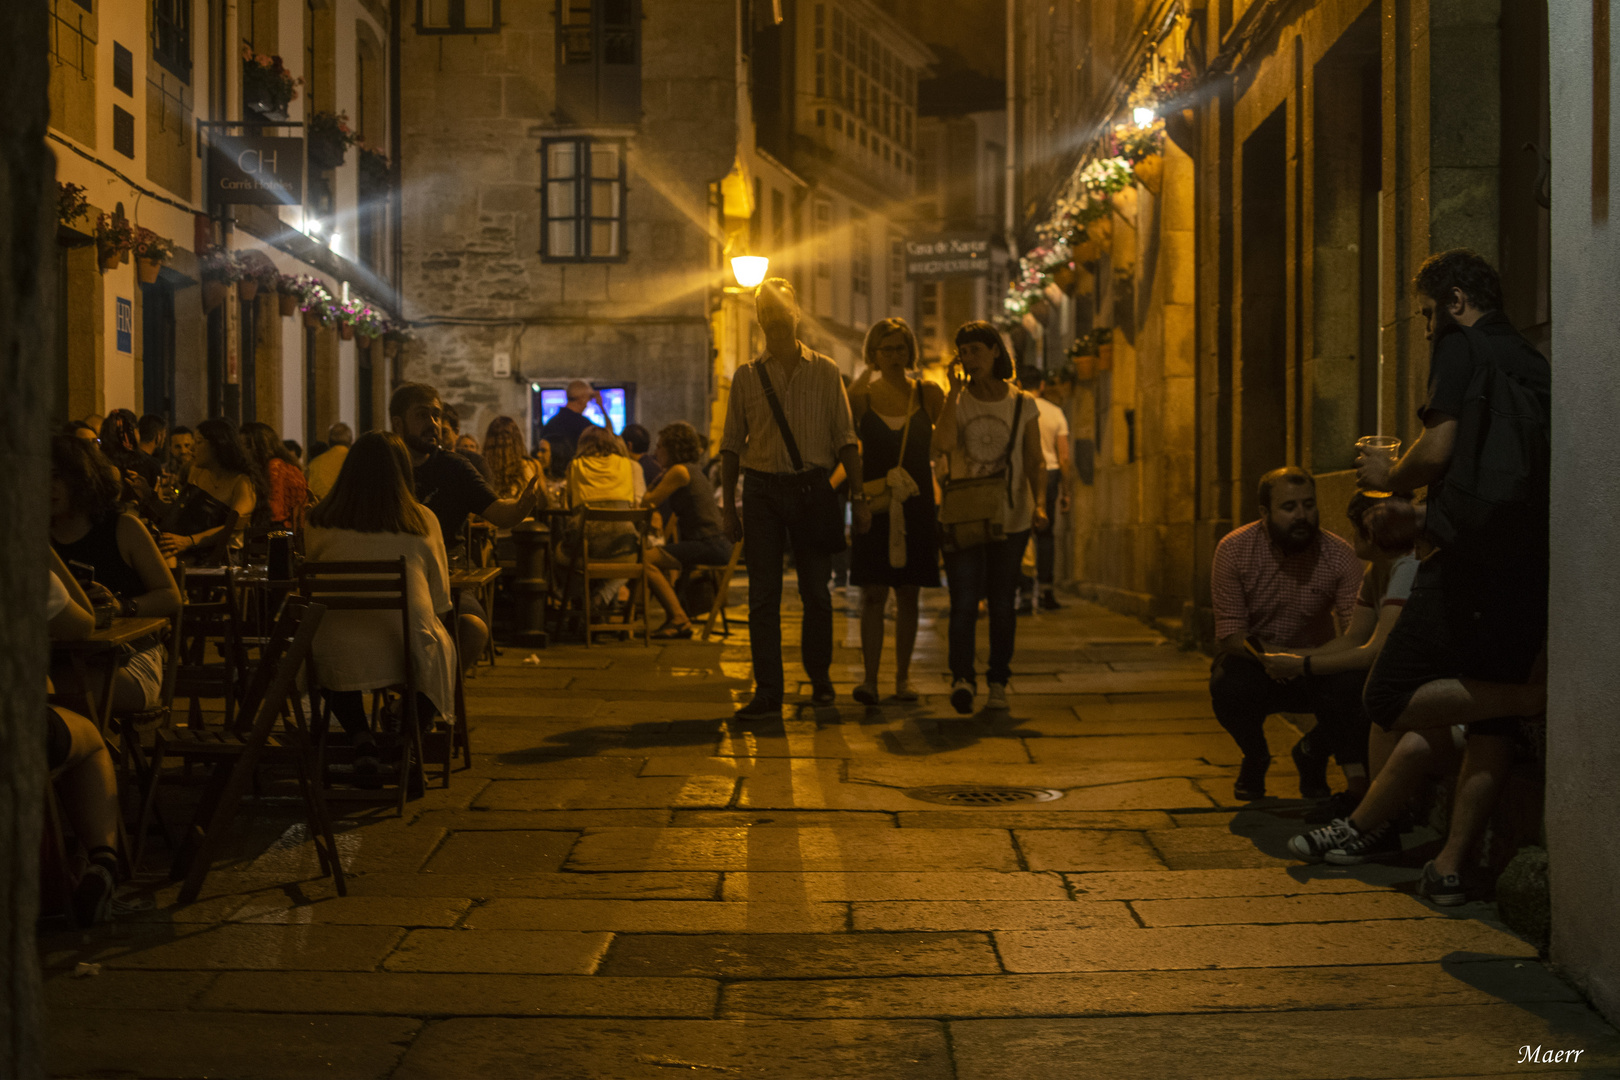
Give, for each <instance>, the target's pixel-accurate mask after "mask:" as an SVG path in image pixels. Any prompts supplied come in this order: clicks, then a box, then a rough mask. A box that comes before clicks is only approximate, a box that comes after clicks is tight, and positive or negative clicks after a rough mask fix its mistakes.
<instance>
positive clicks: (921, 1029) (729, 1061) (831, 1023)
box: [393, 1019, 951, 1080]
mask: <svg viewBox="0 0 1620 1080" xmlns="http://www.w3.org/2000/svg"><path fill="white" fill-rule="evenodd" d="M950 1073H951V1064H950V1057H949V1052H948V1049H947V1047H946V1043H945V1033H944V1028H943V1026H942V1025H940V1024H936V1023H932V1022H928V1021H915V1020H871V1021H862V1020H824V1021H809V1022H797V1021H724V1020H709V1021H701V1020H645V1021H639V1022H635V1021H629V1022H627V1021H617V1020H560V1021H553V1020H512V1019H489V1020H473V1019H467V1020H446V1021H442V1022H439V1023H435V1024H430V1025H429V1026H428V1027H427V1028H426V1030H424V1031H423V1032H422V1034H421V1035H420V1036H419V1037H418V1038H417V1039H416V1041H415V1042H414V1043H412V1044H411V1048H410V1051H409V1052H408V1053H407V1054H406V1055H405V1060H404V1062H403V1064H401V1066H400V1068H399V1071H398V1072H396V1073H394V1074H393V1080H429V1078H431V1080H442V1078H443V1077H447V1076H478V1077H516V1076H525V1077H528V1076H544V1077H546V1078H547V1080H595V1078H607V1077H611V1078H612V1080H668V1078H669V1077H670V1076H672V1075H692V1076H714V1077H724V1078H726V1080H873V1078H875V1077H882V1078H884V1080H942V1078H943V1077H948V1076H949V1075H950Z"/></svg>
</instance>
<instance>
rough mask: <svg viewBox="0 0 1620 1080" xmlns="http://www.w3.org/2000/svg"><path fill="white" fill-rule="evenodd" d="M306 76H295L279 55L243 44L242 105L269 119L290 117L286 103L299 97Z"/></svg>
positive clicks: (288, 103)
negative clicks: (255, 49)
mask: <svg viewBox="0 0 1620 1080" xmlns="http://www.w3.org/2000/svg"><path fill="white" fill-rule="evenodd" d="M302 85H304V80H303V79H300V78H296V77H294V75H293V73H292V72H290V71H288V70H287V69H286V67H284V66H283V65H282V63H281V57H279V56H265V55H264V54H262V53H256V52H254V51H253V49H252V48H251V47H249V46H247V45H243V46H242V107H243V108H245V109H250V110H252V111H253V112H256V113H258V114H259V115H260V116H262V117H264V118H265V119H266V120H285V119H287V106H288V105H291V104H292V103H293V101H295V100H296V99H297V97H298V88H299V87H300V86H302Z"/></svg>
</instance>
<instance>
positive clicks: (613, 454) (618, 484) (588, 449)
mask: <svg viewBox="0 0 1620 1080" xmlns="http://www.w3.org/2000/svg"><path fill="white" fill-rule="evenodd" d="M646 493H647V481H646V478H645V477H644V476H643V475H642V472H641V469H640V467H639V466H637V465H636V463H635V462H634V461H631V460H630V452H629V451H628V450H626V449H625V446H624V443H623V442H622V441H621V440H620V439H619V437H618V436H617V435H615V434H613V432H611V431H609V430H608V429H607V428H599V427H589V428H586V429H585V430H584V431H583V432H581V433H580V436H579V442H578V443H577V444H576V445H575V447H574V460H573V461H571V462H569V463H568V504H569V505H570V506H572V507H573V508H574V509H576V510H577V509H580V508H581V507H588V508H590V509H592V510H629V509H632V508H634V507H635V506H637V505H638V504H639V502H640V499H641V497H642V496H643V495H645V494H646ZM585 542H586V544H587V546H588V549H589V552H590V557H591V558H593V559H604V560H606V561H608V562H618V561H621V560H622V561H625V562H629V561H631V560H632V559H634V558H635V554H636V529H635V526H633V525H631V524H630V523H629V522H624V521H620V522H612V521H598V522H592V523H591V527H590V528H589V529H588V530H586V534H585ZM569 546H570V547H571V546H572V545H569ZM626 580H628V579H616V580H612V581H602V582H600V583H598V585H597V587H596V600H597V603H599V604H601V605H602V606H604V607H606V606H607V605H608V604H611V603H612V602H613V600H614V598H615V597H616V596H618V593H619V590H620V589H621V588H623V586H624V584H625V581H626Z"/></svg>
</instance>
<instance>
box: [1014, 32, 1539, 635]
mask: <svg viewBox="0 0 1620 1080" xmlns="http://www.w3.org/2000/svg"><path fill="white" fill-rule="evenodd" d="M1018 10H1019V12H1020V22H1019V24H1018V29H1017V33H1016V40H1017V43H1018V54H1017V55H1018V57H1019V59H1018V61H1017V63H1016V67H1015V71H1016V74H1015V78H1016V79H1017V81H1018V85H1019V86H1020V87H1021V98H1020V100H1021V101H1022V102H1023V104H1022V105H1021V107H1020V110H1019V114H1018V116H1017V117H1016V118H1015V122H1014V131H1015V138H1014V140H1013V141H1014V152H1015V154H1016V155H1017V161H1018V164H1019V190H1018V200H1019V205H1020V206H1022V207H1024V208H1025V210H1026V213H1025V215H1024V217H1023V219H1022V222H1021V224H1022V226H1023V227H1024V228H1025V229H1026V230H1027V232H1026V235H1025V236H1024V237H1023V240H1024V242H1025V243H1026V244H1028V243H1032V242H1033V229H1034V226H1035V225H1036V224H1037V223H1038V222H1040V221H1041V220H1043V219H1044V218H1045V217H1046V216H1047V215H1048V214H1049V213H1050V212H1051V207H1052V202H1053V199H1054V197H1055V196H1056V194H1057V193H1058V192H1059V191H1060V190H1061V189H1062V187H1063V184H1064V183H1065V180H1066V178H1067V177H1068V176H1070V175H1072V170H1074V169H1076V168H1079V167H1082V166H1083V165H1084V164H1086V162H1087V161H1088V160H1090V159H1091V158H1092V157H1093V156H1094V153H1095V148H1096V147H1097V145H1098V143H1097V138H1098V137H1099V136H1103V135H1106V134H1107V132H1108V131H1109V130H1110V129H1111V128H1113V127H1114V126H1115V125H1118V124H1122V123H1127V124H1128V123H1130V122H1131V119H1132V117H1131V109H1130V100H1131V99H1130V95H1131V92H1132V90H1133V89H1136V88H1139V87H1140V86H1142V85H1143V80H1144V76H1145V77H1146V78H1147V80H1148V81H1149V82H1151V81H1153V77H1154V74H1155V72H1157V73H1158V75H1159V77H1160V78H1164V77H1167V76H1168V75H1169V74H1170V73H1173V72H1175V71H1177V70H1182V69H1181V64H1182V63H1183V61H1185V64H1186V67H1185V69H1184V70H1185V72H1186V74H1187V76H1188V81H1187V83H1186V85H1185V88H1184V90H1183V92H1182V93H1181V95H1180V96H1179V97H1178V98H1177V99H1176V100H1175V101H1174V102H1173V103H1172V104H1173V105H1174V107H1173V108H1170V109H1168V110H1166V113H1165V115H1164V116H1162V117H1161V118H1160V119H1162V120H1163V122H1164V125H1165V131H1166V138H1165V141H1164V150H1163V155H1162V171H1161V175H1160V176H1158V177H1157V185H1156V186H1157V190H1150V189H1149V188H1148V187H1147V186H1144V185H1142V184H1140V183H1139V184H1136V185H1135V186H1134V187H1133V188H1131V189H1129V190H1127V191H1125V192H1122V193H1120V194H1119V195H1118V196H1116V197H1115V199H1114V206H1115V211H1116V212H1115V214H1114V215H1113V217H1112V221H1113V225H1112V232H1111V236H1110V237H1108V238H1107V240H1106V242H1105V243H1104V244H1103V245H1102V250H1101V252H1100V255H1099V256H1098V257H1097V258H1096V259H1094V260H1092V261H1090V262H1088V263H1083V264H1077V266H1076V268H1075V269H1076V275H1075V278H1076V281H1077V284H1076V285H1075V287H1074V288H1073V291H1072V293H1071V294H1070V295H1060V296H1055V297H1054V300H1056V301H1057V302H1055V303H1052V304H1050V305H1048V308H1049V309H1050V312H1049V314H1048V315H1047V318H1046V320H1045V321H1044V322H1042V323H1040V324H1039V325H1037V326H1033V327H1030V328H1029V329H1032V330H1034V331H1036V333H1034V334H1029V335H1028V336H1027V338H1026V341H1027V342H1032V343H1033V344H1027V345H1026V356H1032V357H1033V358H1034V359H1035V360H1037V361H1038V362H1044V363H1045V364H1047V365H1049V366H1050V365H1054V364H1056V363H1059V362H1061V359H1062V357H1063V355H1064V353H1065V351H1066V350H1067V347H1068V344H1069V342H1071V341H1072V340H1073V338H1074V337H1075V335H1076V334H1077V333H1078V334H1084V333H1087V332H1091V331H1093V330H1094V329H1096V328H1098V327H1103V328H1107V329H1109V330H1110V331H1111V332H1112V357H1111V368H1110V369H1109V370H1103V369H1104V368H1105V366H1107V365H1105V364H1103V363H1099V364H1097V365H1096V369H1097V370H1095V372H1094V374H1093V375H1092V377H1091V378H1088V379H1083V380H1081V381H1080V382H1079V383H1078V384H1077V388H1076V393H1075V394H1074V395H1073V399H1072V401H1071V403H1070V407H1071V411H1072V414H1073V417H1072V429H1073V431H1074V434H1075V438H1076V440H1077V444H1076V458H1077V462H1079V463H1080V464H1081V466H1082V467H1081V469H1080V470H1079V471H1080V473H1081V477H1082V480H1085V479H1086V478H1087V474H1088V473H1089V474H1090V477H1089V482H1086V483H1083V484H1082V485H1081V490H1080V491H1079V492H1077V498H1076V500H1075V503H1076V522H1075V526H1076V527H1075V529H1074V536H1075V559H1076V563H1075V566H1076V572H1075V576H1076V577H1077V578H1078V580H1079V581H1080V582H1081V583H1082V585H1083V586H1084V587H1085V588H1086V589H1088V590H1089V591H1091V592H1092V593H1093V594H1095V595H1097V596H1099V597H1100V598H1102V599H1104V600H1105V601H1107V602H1109V603H1112V604H1114V605H1115V606H1117V607H1120V608H1122V609H1124V610H1129V611H1132V612H1135V613H1138V614H1142V615H1149V616H1154V617H1158V618H1161V619H1165V620H1169V621H1172V622H1176V623H1178V624H1179V625H1180V626H1181V627H1182V628H1183V630H1184V632H1185V633H1186V634H1187V636H1188V637H1189V638H1190V639H1195V640H1207V639H1208V637H1209V635H1210V633H1211V632H1212V624H1211V617H1210V612H1209V581H1208V574H1209V564H1210V558H1211V555H1212V553H1213V550H1214V546H1215V544H1216V543H1217V542H1218V541H1219V540H1220V538H1221V537H1222V536H1224V535H1225V534H1226V533H1227V532H1228V531H1229V530H1230V529H1232V528H1233V527H1235V526H1237V525H1241V524H1243V523H1244V522H1246V521H1250V520H1253V519H1254V518H1255V517H1256V515H1257V511H1256V509H1255V505H1254V504H1255V502H1256V498H1255V488H1256V483H1257V481H1258V478H1259V477H1260V475H1261V474H1262V473H1264V472H1266V471H1267V470H1269V469H1272V468H1275V467H1277V466H1279V465H1284V464H1297V465H1301V466H1303V467H1305V468H1307V469H1309V470H1310V471H1311V472H1312V473H1313V474H1315V475H1316V476H1317V479H1318V485H1319V489H1320V492H1321V502H1322V505H1323V512H1324V524H1325V525H1326V526H1327V527H1329V528H1338V529H1340V530H1341V531H1342V529H1343V528H1344V524H1343V518H1342V514H1343V507H1344V505H1345V504H1346V503H1347V501H1348V498H1349V496H1350V494H1351V492H1352V491H1353V477H1352V473H1351V472H1350V471H1349V470H1350V466H1351V463H1352V461H1353V458H1354V449H1353V448H1354V443H1355V440H1356V438H1357V437H1359V436H1360V435H1364V434H1373V433H1386V434H1395V435H1398V436H1401V437H1402V438H1404V439H1408V440H1410V439H1411V438H1412V437H1414V436H1415V434H1416V432H1417V430H1418V426H1419V424H1418V420H1417V416H1416V412H1415V410H1416V407H1417V403H1418V402H1419V401H1420V400H1421V399H1422V396H1423V394H1424V387H1425V383H1426V380H1427V375H1428V349H1427V343H1426V342H1425V340H1424V336H1423V333H1424V331H1423V323H1422V320H1421V318H1420V317H1418V316H1417V314H1416V308H1415V304H1414V300H1413V297H1412V294H1411V289H1410V282H1411V279H1412V275H1413V273H1414V272H1415V270H1416V269H1417V266H1418V264H1419V263H1420V262H1421V261H1422V260H1423V258H1425V257H1426V256H1427V255H1428V254H1429V253H1430V252H1432V251H1438V250H1442V249H1445V248H1448V247H1456V246H1468V247H1472V248H1474V249H1476V250H1478V251H1479V252H1481V254H1483V255H1485V257H1486V258H1488V259H1490V260H1491V261H1493V262H1494V263H1496V264H1497V265H1499V266H1500V267H1501V269H1502V272H1503V279H1504V289H1505V293H1506V297H1507V313H1508V315H1509V316H1510V317H1511V318H1512V319H1513V321H1514V322H1515V323H1516V324H1518V325H1519V326H1521V327H1523V328H1525V330H1526V333H1527V334H1528V335H1529V336H1530V337H1531V339H1532V340H1533V341H1536V342H1537V343H1538V344H1540V345H1542V346H1543V347H1545V346H1546V345H1547V343H1548V341H1549V319H1550V314H1549V299H1548V267H1549V257H1548V246H1547V237H1548V220H1549V219H1548V213H1547V210H1546V209H1545V203H1544V193H1541V192H1540V191H1539V188H1538V184H1539V182H1540V181H1542V180H1544V179H1545V177H1544V174H1543V172H1542V160H1543V159H1542V156H1541V154H1540V153H1539V152H1532V151H1531V150H1530V149H1524V148H1525V147H1526V144H1529V145H1530V146H1531V147H1534V148H1537V149H1538V150H1544V149H1545V147H1546V146H1547V142H1548V123H1549V121H1548V104H1547V102H1548V79H1547V67H1546V58H1545V49H1544V48H1543V47H1542V46H1543V45H1544V43H1545V41H1546V33H1547V30H1546V27H1547V5H1546V4H1545V3H1542V2H1537V0H1530V2H1528V3H1500V4H1499V3H1497V2H1495V0H1486V2H1470V3H1466V4H1458V3H1447V2H1442V0H1428V2H1421V3H1411V4H1407V3H1404V2H1402V3H1399V4H1397V3H1396V2H1395V0H1322V2H1319V3H1315V4H1311V5H1304V6H1301V5H1293V4H1287V3H1279V2H1275V0H1248V2H1243V0H1220V2H1209V3H1196V2H1195V3H1192V4H1182V5H1165V4H1160V3H1148V2H1146V0H1120V2H1118V3H1107V4H1092V5H1083V6H1078V7H1072V8H1071V7H1070V6H1068V5H1058V7H1057V8H1052V9H1047V8H1045V7H1040V8H1038V9H1037V8H1035V7H1034V6H1029V7H1025V6H1022V5H1021V6H1020V7H1019V9H1018ZM1052 291H1053V292H1056V290H1052ZM1031 349H1033V352H1030V351H1029V350H1031ZM1088 456H1093V462H1092V466H1091V467H1089V468H1088V467H1087V466H1086V459H1087V457H1088Z"/></svg>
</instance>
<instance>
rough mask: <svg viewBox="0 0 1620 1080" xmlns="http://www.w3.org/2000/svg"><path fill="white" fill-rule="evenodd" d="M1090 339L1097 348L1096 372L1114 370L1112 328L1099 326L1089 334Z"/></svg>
mask: <svg viewBox="0 0 1620 1080" xmlns="http://www.w3.org/2000/svg"><path fill="white" fill-rule="evenodd" d="M1091 336H1092V339H1093V341H1094V343H1095V344H1096V346H1097V370H1098V371H1113V370H1114V328H1113V327H1112V326H1099V327H1097V329H1095V330H1093V331H1092V332H1091Z"/></svg>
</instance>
